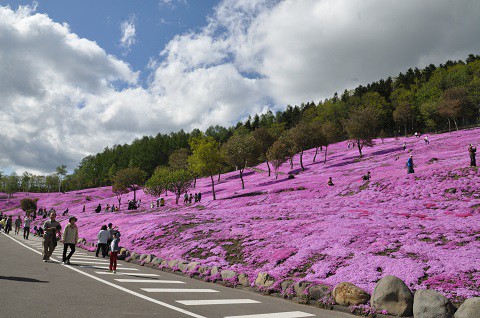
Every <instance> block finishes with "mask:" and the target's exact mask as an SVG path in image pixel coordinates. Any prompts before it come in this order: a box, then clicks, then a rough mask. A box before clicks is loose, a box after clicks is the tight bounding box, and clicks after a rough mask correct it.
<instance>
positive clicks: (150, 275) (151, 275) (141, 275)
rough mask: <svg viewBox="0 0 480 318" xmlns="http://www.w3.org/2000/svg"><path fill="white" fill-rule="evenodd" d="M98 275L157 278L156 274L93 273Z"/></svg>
mask: <svg viewBox="0 0 480 318" xmlns="http://www.w3.org/2000/svg"><path fill="white" fill-rule="evenodd" d="M95 273H97V274H100V275H128V276H138V277H158V276H160V275H157V274H142V273H112V272H95Z"/></svg>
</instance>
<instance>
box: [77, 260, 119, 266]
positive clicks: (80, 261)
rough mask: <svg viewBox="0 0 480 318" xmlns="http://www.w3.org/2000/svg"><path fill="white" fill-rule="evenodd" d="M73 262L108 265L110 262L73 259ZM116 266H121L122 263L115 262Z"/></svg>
mask: <svg viewBox="0 0 480 318" xmlns="http://www.w3.org/2000/svg"><path fill="white" fill-rule="evenodd" d="M75 264H78V265H82V264H91V265H110V262H98V261H97V262H89V261H82V260H75ZM117 266H123V265H122V264H117Z"/></svg>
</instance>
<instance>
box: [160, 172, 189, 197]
mask: <svg viewBox="0 0 480 318" xmlns="http://www.w3.org/2000/svg"><path fill="white" fill-rule="evenodd" d="M166 177H167V180H168V189H169V190H170V191H171V192H173V193H175V203H176V204H178V201H179V199H180V196H181V195H182V193H184V192H187V191H188V190H189V189H190V188H191V187H192V185H193V177H192V174H191V173H190V172H189V171H188V170H185V169H181V170H170V171H169V172H168V174H167V176H166Z"/></svg>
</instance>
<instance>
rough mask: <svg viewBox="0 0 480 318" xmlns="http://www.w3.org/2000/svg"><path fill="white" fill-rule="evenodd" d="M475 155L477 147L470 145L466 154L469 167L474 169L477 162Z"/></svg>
mask: <svg viewBox="0 0 480 318" xmlns="http://www.w3.org/2000/svg"><path fill="white" fill-rule="evenodd" d="M476 153H477V147H474V146H473V145H472V144H470V146H468V154H469V155H470V167H476V166H477V161H476V158H475V155H476Z"/></svg>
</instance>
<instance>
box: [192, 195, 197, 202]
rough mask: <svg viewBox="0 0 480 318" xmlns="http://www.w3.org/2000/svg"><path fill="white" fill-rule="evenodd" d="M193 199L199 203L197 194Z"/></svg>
mask: <svg viewBox="0 0 480 318" xmlns="http://www.w3.org/2000/svg"><path fill="white" fill-rule="evenodd" d="M193 199H194V201H195V202H198V193H195V195H194V196H193Z"/></svg>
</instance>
